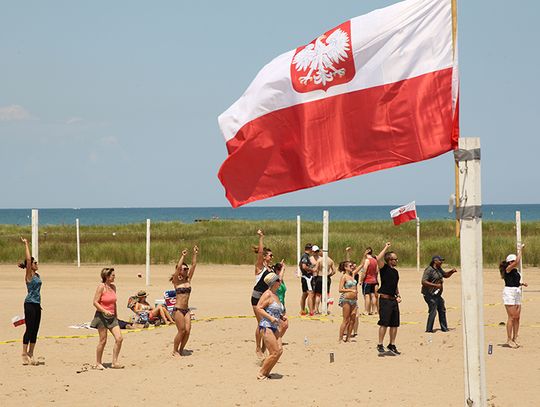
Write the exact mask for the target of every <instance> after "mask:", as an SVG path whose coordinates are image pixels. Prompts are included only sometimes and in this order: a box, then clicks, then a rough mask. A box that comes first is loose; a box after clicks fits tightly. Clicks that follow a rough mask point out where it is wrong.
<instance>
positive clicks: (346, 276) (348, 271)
mask: <svg viewBox="0 0 540 407" xmlns="http://www.w3.org/2000/svg"><path fill="white" fill-rule="evenodd" d="M338 270H339V271H341V272H342V273H343V276H342V277H341V281H340V282H339V292H340V294H341V295H340V297H339V306H340V307H342V308H343V321H342V322H341V325H340V327H339V340H338V342H340V343H341V341H343V336H345V342H348V341H349V338H350V336H351V332H352V329H353V326H354V320H355V318H356V308H357V305H358V291H357V288H356V285H357V284H358V283H357V282H356V280H355V279H354V277H353V272H354V264H353V263H352V262H351V261H347V260H345V261H342V262H341V263H340V264H339V268H338Z"/></svg>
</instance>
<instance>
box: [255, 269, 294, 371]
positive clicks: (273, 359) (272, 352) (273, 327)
mask: <svg viewBox="0 0 540 407" xmlns="http://www.w3.org/2000/svg"><path fill="white" fill-rule="evenodd" d="M264 281H265V283H266V285H267V286H268V289H267V290H266V291H265V292H264V293H263V295H262V296H261V298H260V299H259V302H258V304H257V307H256V312H257V314H258V315H259V330H260V331H261V333H262V335H263V340H264V344H265V346H266V349H268V356H267V357H266V358H265V359H264V361H263V363H262V366H261V370H260V371H259V375H258V376H257V379H259V380H265V379H268V378H270V372H271V371H272V368H273V367H274V366H275V365H276V363H277V362H278V360H279V358H280V357H281V355H282V353H283V343H282V339H281V338H282V334H281V330H280V329H279V328H280V325H281V324H282V323H283V322H286V321H287V317H286V316H285V315H284V307H283V304H282V303H281V302H280V301H279V297H278V296H277V294H276V291H277V290H278V288H279V287H280V285H281V281H280V279H279V276H278V275H277V274H276V273H269V274H267V275H266V276H265V277H264Z"/></svg>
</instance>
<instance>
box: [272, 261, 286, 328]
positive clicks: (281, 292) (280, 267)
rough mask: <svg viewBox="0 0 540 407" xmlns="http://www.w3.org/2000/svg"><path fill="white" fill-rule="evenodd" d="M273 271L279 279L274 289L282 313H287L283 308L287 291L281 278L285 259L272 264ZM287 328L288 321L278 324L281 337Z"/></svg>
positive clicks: (283, 272)
mask: <svg viewBox="0 0 540 407" xmlns="http://www.w3.org/2000/svg"><path fill="white" fill-rule="evenodd" d="M272 269H273V271H274V273H276V274H277V275H278V277H279V281H281V285H280V286H279V288H278V289H277V291H276V295H277V296H278V298H279V301H280V302H281V303H282V304H283V315H285V314H286V313H287V311H286V308H285V292H286V291H287V286H286V285H285V281H284V280H283V278H284V277H285V260H284V259H283V260H281V262H279V263H276V264H274V267H273V268H272ZM288 328H289V321H287V320H285V321H283V322H282V323H281V324H280V325H279V329H280V332H281V337H282V338H283V335H285V332H286V331H287V329H288Z"/></svg>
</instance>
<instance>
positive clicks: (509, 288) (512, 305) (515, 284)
mask: <svg viewBox="0 0 540 407" xmlns="http://www.w3.org/2000/svg"><path fill="white" fill-rule="evenodd" d="M523 246H524V245H522V246H521V248H520V249H519V250H518V254H517V255H515V254H509V255H508V256H506V259H505V260H504V261H502V262H501V264H500V265H499V271H500V273H501V278H502V279H504V289H503V302H504V306H505V307H506V313H507V314H508V321H507V322H506V335H507V339H506V345H507V346H508V347H510V348H519V343H518V331H519V317H520V315H521V286H525V287H527V283H525V282H522V281H521V274H520V273H519V270H518V265H519V262H520V260H521V253H522V251H523Z"/></svg>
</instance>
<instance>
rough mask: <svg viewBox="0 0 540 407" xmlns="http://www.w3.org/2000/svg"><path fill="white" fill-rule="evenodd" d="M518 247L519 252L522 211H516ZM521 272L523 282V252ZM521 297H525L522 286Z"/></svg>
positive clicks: (520, 264) (520, 262)
mask: <svg viewBox="0 0 540 407" xmlns="http://www.w3.org/2000/svg"><path fill="white" fill-rule="evenodd" d="M516 249H517V252H520V251H521V211H516ZM519 274H520V275H521V282H523V280H524V279H523V253H521V257H520V259H519ZM521 299H523V287H522V288H521Z"/></svg>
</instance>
